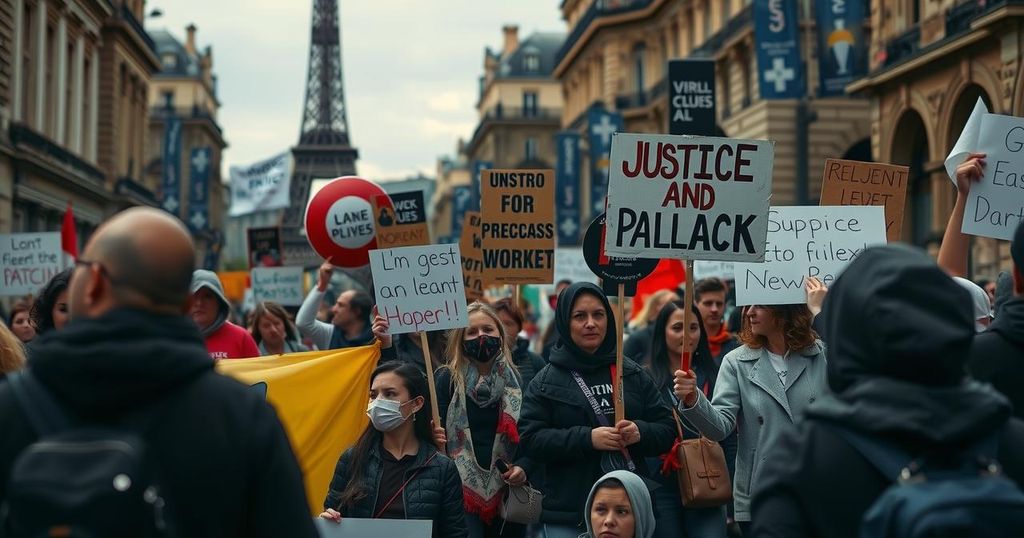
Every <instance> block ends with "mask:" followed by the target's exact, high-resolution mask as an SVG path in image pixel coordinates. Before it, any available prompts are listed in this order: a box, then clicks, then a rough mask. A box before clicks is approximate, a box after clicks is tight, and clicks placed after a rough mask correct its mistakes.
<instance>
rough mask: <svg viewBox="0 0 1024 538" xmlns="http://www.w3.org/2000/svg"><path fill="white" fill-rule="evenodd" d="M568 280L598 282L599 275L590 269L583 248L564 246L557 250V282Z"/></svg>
mask: <svg viewBox="0 0 1024 538" xmlns="http://www.w3.org/2000/svg"><path fill="white" fill-rule="evenodd" d="M563 280H568V281H569V282H593V283H595V284H596V283H597V275H595V274H594V272H593V271H591V270H590V266H588V265H587V260H586V259H585V258H584V257H583V249H582V248H580V247H576V248H562V247H559V248H558V249H557V250H555V280H554V281H555V282H561V281H563Z"/></svg>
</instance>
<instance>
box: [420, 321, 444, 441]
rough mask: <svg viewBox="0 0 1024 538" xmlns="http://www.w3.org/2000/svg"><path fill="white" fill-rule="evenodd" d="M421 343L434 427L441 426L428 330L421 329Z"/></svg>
mask: <svg viewBox="0 0 1024 538" xmlns="http://www.w3.org/2000/svg"><path fill="white" fill-rule="evenodd" d="M420 345H421V346H422V347H423V362H424V364H425V365H426V367H427V388H428V389H429V390H430V414H431V417H432V418H433V419H434V427H435V428H439V427H441V413H439V412H438V411H437V389H436V388H434V365H433V364H432V363H431V361H430V342H428V341H427V331H420Z"/></svg>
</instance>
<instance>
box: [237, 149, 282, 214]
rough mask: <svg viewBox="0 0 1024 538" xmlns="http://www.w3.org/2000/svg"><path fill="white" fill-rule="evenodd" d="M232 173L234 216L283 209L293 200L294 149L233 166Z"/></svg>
mask: <svg viewBox="0 0 1024 538" xmlns="http://www.w3.org/2000/svg"><path fill="white" fill-rule="evenodd" d="M230 174H231V210H230V215H231V216H232V217H239V216H242V215H248V214H249V213H255V212H257V211H268V210H271V209H282V208H285V207H288V205H289V204H290V203H291V198H290V196H289V195H290V194H291V193H290V190H291V177H292V152H291V151H286V152H284V153H280V154H278V155H275V156H273V157H271V158H269V159H265V160H262V161H260V162H257V163H253V164H250V165H248V166H232V167H231V170H230Z"/></svg>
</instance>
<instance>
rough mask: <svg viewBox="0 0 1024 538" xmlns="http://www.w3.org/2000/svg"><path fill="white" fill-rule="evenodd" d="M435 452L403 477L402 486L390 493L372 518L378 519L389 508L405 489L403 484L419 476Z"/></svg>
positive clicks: (406, 484) (407, 483) (405, 484)
mask: <svg viewBox="0 0 1024 538" xmlns="http://www.w3.org/2000/svg"><path fill="white" fill-rule="evenodd" d="M437 454H438V453H437V452H434V453H432V454H431V455H430V457H429V458H427V461H425V462H423V465H420V467H419V469H416V472H414V473H412V476H410V477H409V478H407V479H405V483H404V484H402V487H400V488H398V491H396V492H395V494H394V495H392V496H391V498H390V499H388V502H386V503H384V506H382V507H381V509H380V510H379V511H378V512H377V515H375V516H373V519H380V516H381V514H383V513H384V512H387V510H388V508H390V507H391V505H392V504H394V502H395V499H397V498H398V496H399V495H401V494H402V492H403V491H405V486H408V485H409V482H412V479H413V478H416V477H417V476H419V474H420V472H422V471H423V469H426V468H427V465H428V464H429V463H430V461H431V460H433V459H434V456H436V455H437Z"/></svg>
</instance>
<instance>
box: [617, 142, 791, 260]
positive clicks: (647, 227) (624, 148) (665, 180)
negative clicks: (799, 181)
mask: <svg viewBox="0 0 1024 538" xmlns="http://www.w3.org/2000/svg"><path fill="white" fill-rule="evenodd" d="M774 158H775V148H774V145H773V144H772V142H768V141H766V140H739V139H732V138H714V137H689V136H671V135H650V134H630V133H616V134H615V135H614V137H613V139H612V151H611V166H610V168H609V174H608V224H607V234H606V236H605V252H606V254H607V255H608V256H614V257H621V258H637V257H639V258H675V259H687V260H719V261H761V260H763V259H764V255H765V254H764V243H765V234H766V232H765V230H766V229H767V226H768V221H767V217H768V202H769V199H770V197H771V192H772V164H773V162H774Z"/></svg>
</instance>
